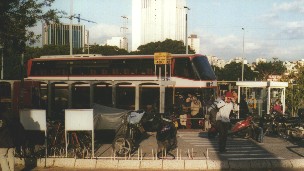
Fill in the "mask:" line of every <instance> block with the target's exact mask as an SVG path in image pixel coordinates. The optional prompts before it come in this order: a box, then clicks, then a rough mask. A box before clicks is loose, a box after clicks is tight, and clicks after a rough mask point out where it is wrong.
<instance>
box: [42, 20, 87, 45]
mask: <svg viewBox="0 0 304 171" xmlns="http://www.w3.org/2000/svg"><path fill="white" fill-rule="evenodd" d="M42 29H43V30H42V45H69V44H70V25H69V24H49V25H47V24H44V26H43V28H42ZM86 35H89V34H88V32H87V33H86V30H85V26H84V25H79V24H73V25H72V42H73V48H84V45H85V41H86V40H88V39H87V38H86V37H85V36H86Z"/></svg>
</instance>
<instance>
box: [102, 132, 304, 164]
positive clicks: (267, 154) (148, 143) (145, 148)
mask: <svg viewBox="0 0 304 171" xmlns="http://www.w3.org/2000/svg"><path fill="white" fill-rule="evenodd" d="M177 137H178V148H177V149H176V150H174V151H173V152H172V154H174V155H175V156H176V157H179V159H210V160H239V159H242V160H244V159H248V160H252V159H300V158H303V157H304V148H303V147H304V146H303V144H304V143H303V141H299V142H298V143H292V142H290V141H287V140H285V139H282V138H280V137H269V136H265V138H264V142H263V143H257V142H256V141H254V140H252V139H244V138H238V137H229V138H228V142H227V150H228V151H227V152H226V153H224V154H220V153H219V152H218V139H217V138H213V139H209V138H208V137H207V133H206V132H203V131H200V130H179V131H178V134H177ZM156 149H157V143H156V138H155V134H154V133H152V134H150V137H148V138H147V139H145V140H143V141H142V142H141V144H140V146H139V148H138V150H137V151H135V152H134V153H133V154H132V155H131V156H130V157H132V158H135V159H136V158H139V157H140V158H143V159H153V157H154V156H155V151H156ZM96 156H99V157H100V158H104V157H111V156H113V153H112V148H111V144H110V143H108V144H102V145H101V147H100V148H99V149H98V150H97V152H96Z"/></svg>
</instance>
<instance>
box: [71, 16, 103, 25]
mask: <svg viewBox="0 0 304 171" xmlns="http://www.w3.org/2000/svg"><path fill="white" fill-rule="evenodd" d="M71 17H72V18H76V19H77V20H78V24H80V20H82V21H86V22H89V23H95V24H97V23H96V22H95V21H91V20H87V19H83V18H80V14H78V16H75V15H73V16H71Z"/></svg>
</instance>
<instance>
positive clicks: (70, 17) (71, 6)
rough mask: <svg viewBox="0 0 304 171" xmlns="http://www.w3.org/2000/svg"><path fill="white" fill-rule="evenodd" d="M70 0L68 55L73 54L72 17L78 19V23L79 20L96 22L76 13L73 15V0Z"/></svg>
mask: <svg viewBox="0 0 304 171" xmlns="http://www.w3.org/2000/svg"><path fill="white" fill-rule="evenodd" d="M70 2H71V3H70V16H69V19H70V31H69V33H70V36H69V37H70V39H69V41H70V55H71V56H73V18H76V19H78V24H80V20H83V21H87V22H91V23H96V22H94V21H91V20H87V19H83V18H80V14H78V16H75V15H74V14H73V0H71V1H70ZM96 24H97V23H96ZM88 36H89V34H88ZM88 47H89V37H88ZM88 51H89V50H88Z"/></svg>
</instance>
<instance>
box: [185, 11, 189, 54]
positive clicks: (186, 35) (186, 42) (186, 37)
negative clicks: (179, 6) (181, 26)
mask: <svg viewBox="0 0 304 171" xmlns="http://www.w3.org/2000/svg"><path fill="white" fill-rule="evenodd" d="M184 8H185V9H186V10H187V11H186V30H185V32H186V33H185V45H186V54H188V10H190V8H188V7H186V6H184Z"/></svg>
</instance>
